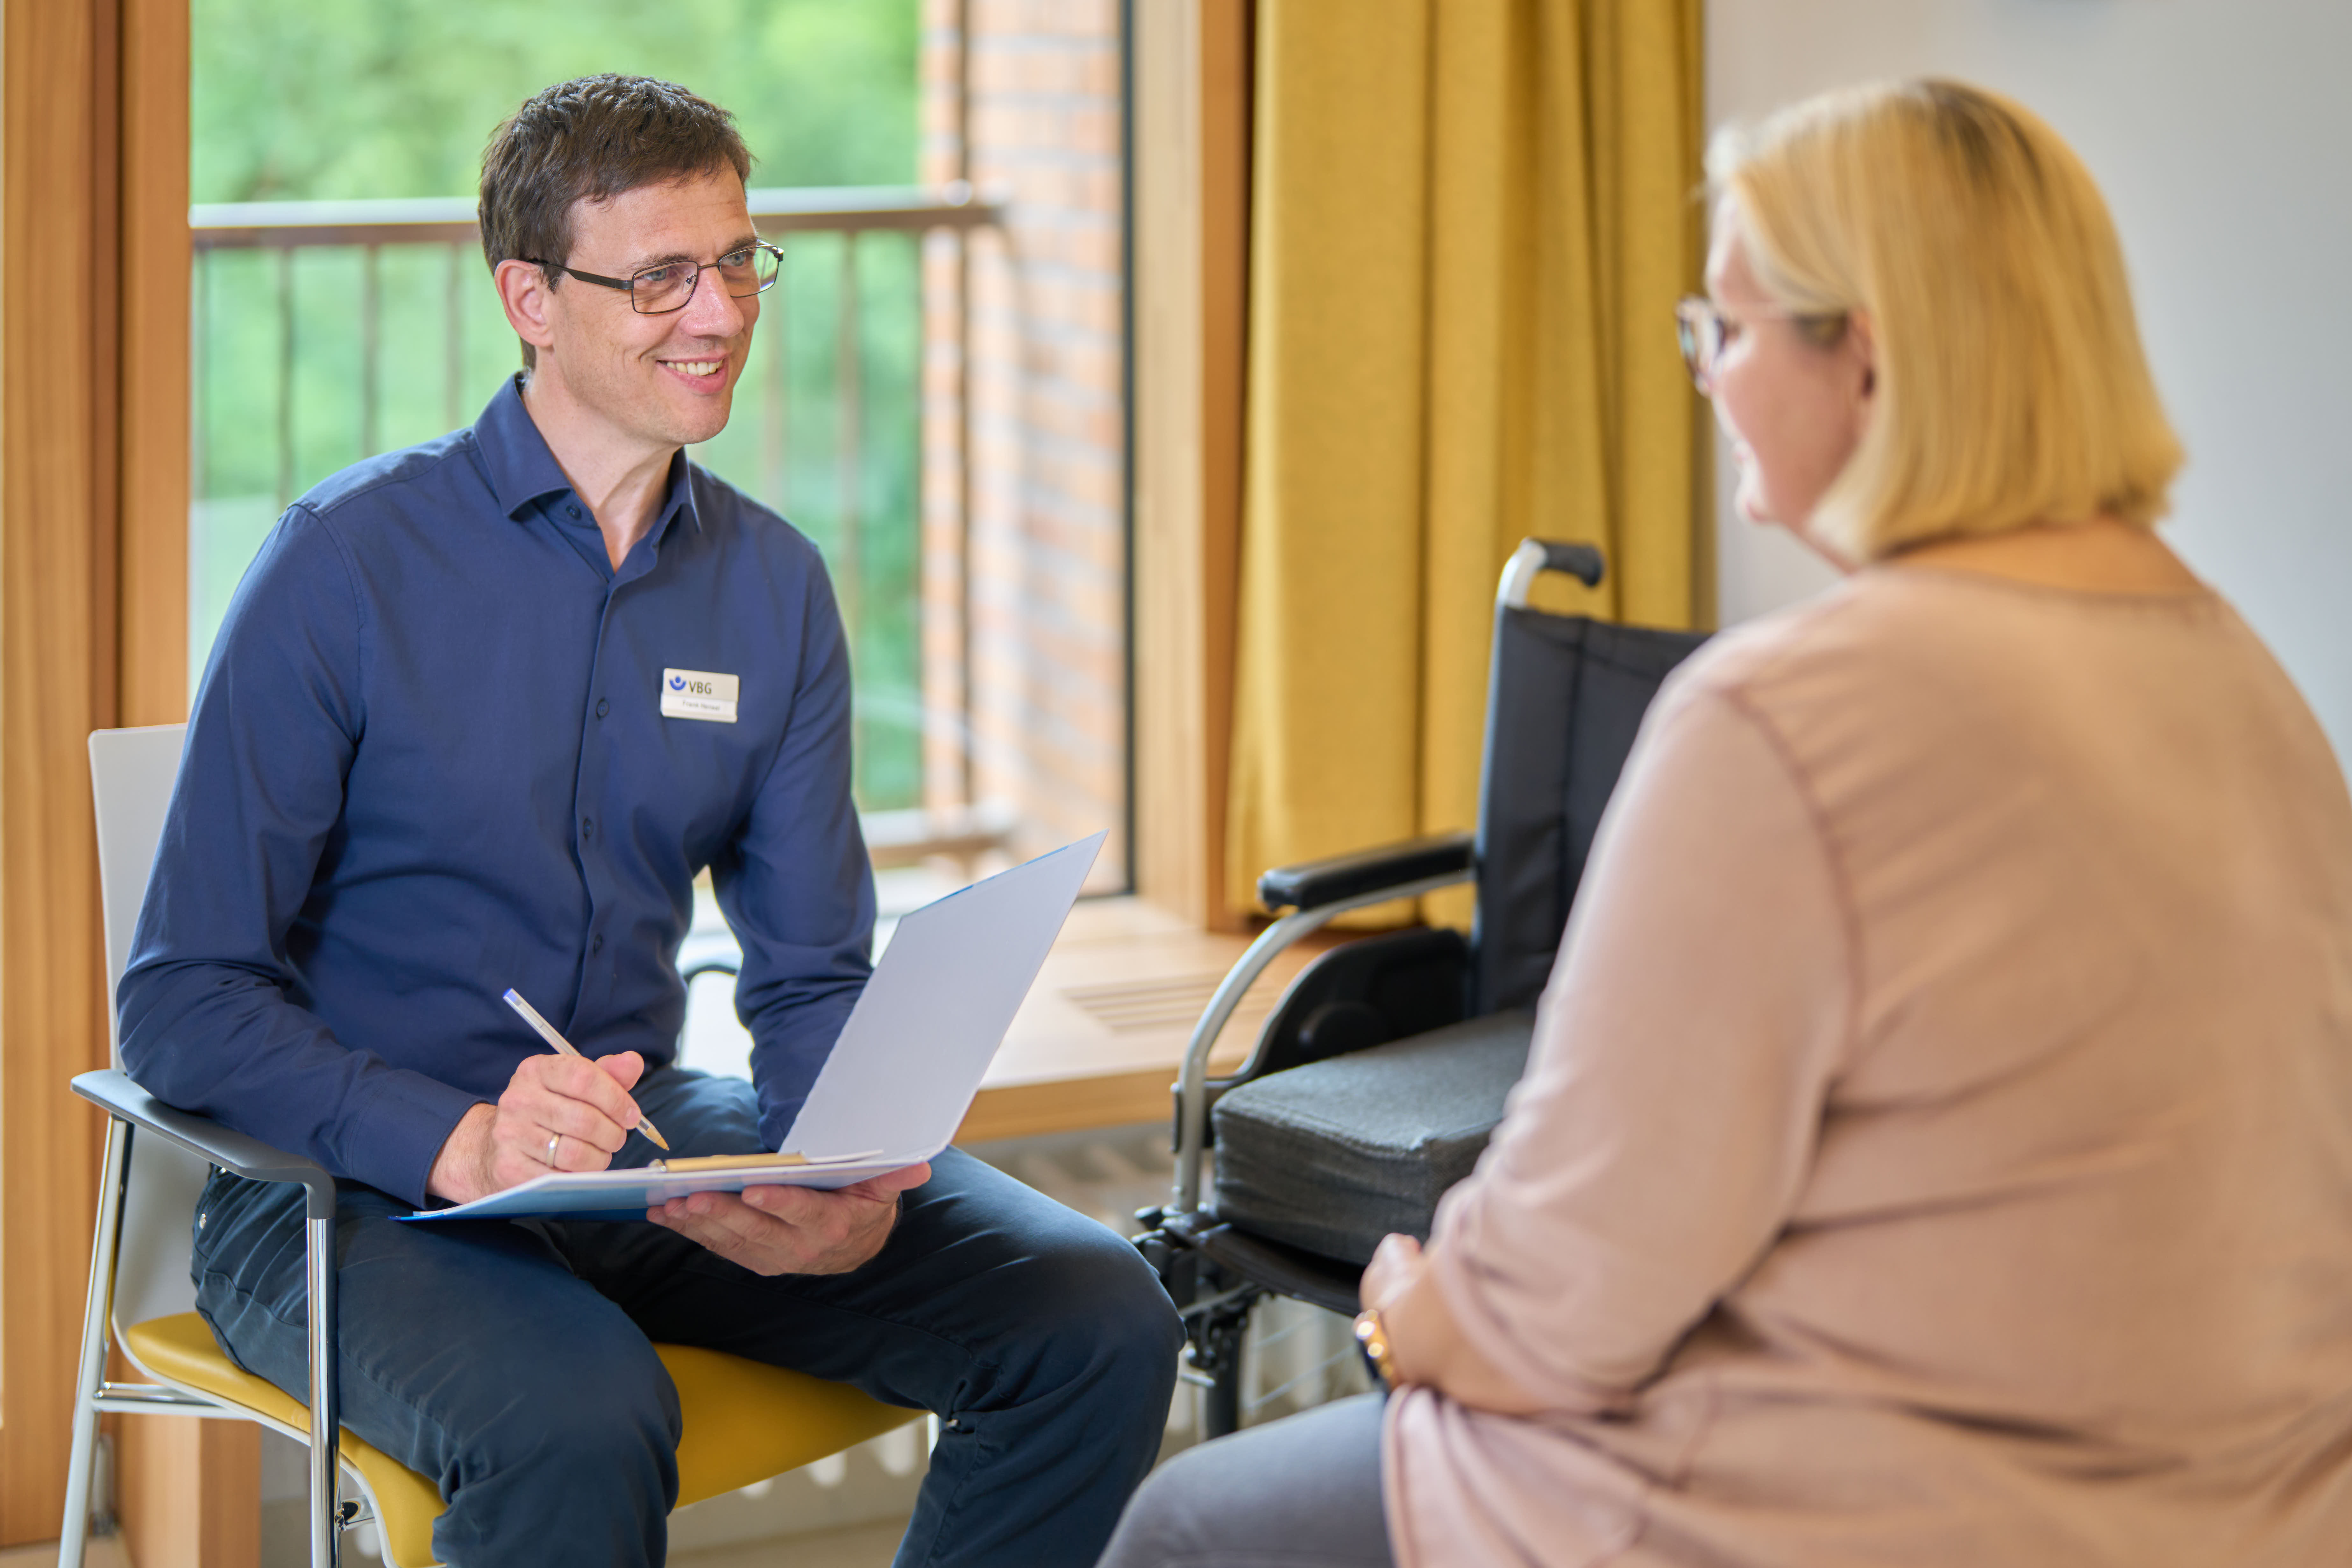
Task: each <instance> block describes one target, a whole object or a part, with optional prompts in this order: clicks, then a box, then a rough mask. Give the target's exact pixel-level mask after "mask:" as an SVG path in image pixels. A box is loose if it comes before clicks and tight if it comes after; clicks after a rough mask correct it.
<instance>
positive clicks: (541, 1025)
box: [507, 985, 669, 1150]
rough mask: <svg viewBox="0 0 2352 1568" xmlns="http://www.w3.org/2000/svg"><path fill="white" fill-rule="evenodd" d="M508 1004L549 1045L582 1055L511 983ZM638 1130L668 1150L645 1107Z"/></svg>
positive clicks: (640, 1111) (667, 1142) (638, 1119)
mask: <svg viewBox="0 0 2352 1568" xmlns="http://www.w3.org/2000/svg"><path fill="white" fill-rule="evenodd" d="M507 1005H508V1006H509V1007H511V1008H513V1009H514V1010H515V1011H516V1012H518V1013H520V1014H521V1015H522V1021H523V1022H524V1023H526V1024H529V1025H530V1026H531V1027H532V1028H533V1029H536V1030H537V1031H538V1032H539V1037H540V1038H541V1039H542V1040H545V1041H546V1042H547V1043H548V1044H549V1045H551V1046H553V1047H555V1048H556V1049H557V1050H559V1051H562V1053H563V1054H564V1055H565V1056H567V1057H577V1056H579V1055H580V1053H579V1051H577V1050H576V1049H574V1048H573V1047H572V1042H571V1041H570V1040H567V1039H565V1038H564V1037H562V1035H559V1034H557V1033H556V1032H555V1026H554V1025H552V1024H551V1023H549V1022H548V1021H547V1020H546V1019H544V1018H542V1017H541V1016H539V1009H538V1008H536V1007H534V1006H532V1005H530V1003H528V1002H526V1001H524V1000H523V999H522V993H521V992H520V991H517V990H516V989H515V988H514V987H513V986H511V985H509V986H508V987H507ZM581 1059H582V1060H583V1061H584V1060H586V1059H587V1058H584V1057H583V1058H581ZM637 1131H640V1132H642V1133H644V1134H645V1135H646V1137H648V1138H650V1139H652V1140H653V1141H654V1142H656V1143H658V1144H660V1145H661V1146H662V1148H663V1149H665V1150H667V1148H668V1147H669V1140H668V1139H667V1138H665V1137H663V1136H662V1135H661V1129H659V1128H657V1127H656V1126H655V1125H654V1119H653V1118H652V1117H650V1116H647V1115H646V1113H645V1110H644V1108H643V1107H639V1108H638V1110H637Z"/></svg>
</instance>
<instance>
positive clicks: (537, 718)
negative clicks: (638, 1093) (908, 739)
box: [118, 383, 874, 1204]
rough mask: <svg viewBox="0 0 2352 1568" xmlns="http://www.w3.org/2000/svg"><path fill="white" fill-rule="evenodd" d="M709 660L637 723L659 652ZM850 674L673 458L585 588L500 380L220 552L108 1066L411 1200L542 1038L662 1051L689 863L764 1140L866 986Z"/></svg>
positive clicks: (687, 914)
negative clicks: (730, 695)
mask: <svg viewBox="0 0 2352 1568" xmlns="http://www.w3.org/2000/svg"><path fill="white" fill-rule="evenodd" d="M670 671H692V672H698V673H702V674H717V675H731V676H735V677H737V678H738V679H739V680H740V687H739V690H738V698H737V704H738V706H737V710H736V718H735V721H733V722H731V723H730V722H723V721H717V720H713V719H705V718H687V717H665V716H664V713H663V704H662V700H661V689H662V686H663V683H664V679H665V674H666V672H670ZM849 712H850V710H849V660H848V651H847V648H846V646H845V642H844V639H843V636H842V628H841V618H840V615H839V612H838V610H837V609H836V607H835V604H834V599H833V590H832V586H831V584H830V583H829V581H828V580H827V578H826V576H825V573H824V565H823V563H822V562H821V561H820V560H819V558H818V555H817V552H816V549H815V547H814V546H813V545H812V544H810V542H808V541H807V540H806V539H805V538H803V536H802V535H801V534H799V533H798V532H796V531H793V528H792V527H791V526H789V525H788V524H786V523H785V522H784V521H783V520H782V519H781V518H779V517H777V516H776V515H775V514H774V513H773V512H771V511H769V510H767V509H765V508H764V507H761V506H760V505H759V504H758V503H756V502H754V501H752V500H750V499H749V498H747V497H745V496H744V495H742V494H741V493H740V491H738V490H736V489H733V488H731V487H730V486H729V485H727V484H726V483H724V482H723V481H721V480H719V479H715V478H713V477H712V476H711V475H709V474H708V473H706V472H704V471H703V470H701V469H700V468H696V467H694V466H693V465H692V464H690V463H688V461H687V460H686V458H685V455H684V454H683V453H681V454H679V455H678V457H677V458H676V459H675V460H674V461H673V462H672V465H671V468H670V476H669V485H668V489H667V494H666V496H665V497H664V500H663V502H662V507H661V512H660V516H659V519H658V520H657V521H656V523H655V525H654V527H653V530H652V531H651V532H650V533H648V534H647V535H646V537H645V538H644V539H643V540H641V541H639V542H638V543H637V545H636V546H635V549H633V550H632V551H631V552H629V555H628V558H627V559H626V560H625V561H624V562H623V563H621V567H620V569H619V570H618V571H617V572H615V571H614V570H613V569H612V567H611V565H610V563H609V561H608V559H607V557H606V555H605V552H604V542H603V539H602V536H601V535H600V534H599V533H598V531H597V528H596V523H595V520H594V518H593V516H591V515H590V513H589V511H588V509H587V507H586V506H585V505H583V503H582V502H581V501H580V500H579V498H578V497H577V496H575V495H574V494H573V493H572V488H571V485H570V483H569V481H567V480H566V479H564V477H563V471H562V468H560V467H559V466H558V465H557V463H556V461H555V458H554V456H553V455H552V454H551V452H550V451H549V450H548V447H547V443H546V442H545V441H544V440H542V439H541V437H540V434H539V430H538V427H537V426H535V425H533V424H532V422H531V418H530V413H529V411H528V410H527V409H526V408H525V406H524V405H523V401H522V397H521V395H520V391H519V390H518V387H517V385H516V384H513V383H509V384H508V386H507V387H506V388H505V389H504V390H503V391H501V392H500V393H499V395H498V396H497V397H495V398H493V399H492V400H491V402H490V405H489V406H488V408H487V409H486V410H484V412H483V414H482V417H481V419H480V420H479V421H478V423H477V424H476V425H475V426H474V427H473V428H472V429H470V430H461V431H458V432H457V433H456V434H454V435H451V436H446V437H442V438H441V439H439V440H437V441H431V442H427V443H426V444H425V445H424V446H421V447H412V448H410V449H409V450H407V451H404V452H394V453H391V454H389V455H387V456H384V457H381V458H371V459H369V460H368V461H366V462H363V463H361V464H359V465H358V466H357V467H355V468H347V469H345V470H344V471H343V472H342V473H341V474H338V475H336V476H335V477H334V478H333V479H329V480H328V481H327V482H326V483H324V484H322V485H320V487H319V488H318V489H314V490H312V491H311V492H310V494H309V495H306V496H304V497H303V498H302V499H301V500H299V501H297V502H295V503H294V505H293V506H292V507H290V508H289V509H288V510H287V512H286V515H285V516H284V517H283V518H281V519H280V520H279V521H278V526H277V527H276V528H275V529H274V530H272V531H271V532H270V535H269V537H268V541H267V542H265V543H264V544H263V545H262V547H261V552H260V553H259V555H257V557H256V558H255V560H254V563H253V565H252V566H251V567H250V568H249V569H248V570H247V573H246V575H245V580H244V582H243V583H242V584H240V585H239V586H238V588H237V591H236V597H235V599H234V600H233V601H232V602H231V604H230V605H229V609H228V615H227V618H226V620H225V621H224V622H223V623H222V626H221V631H220V637H219V638H218V640H217V641H216V642H215V645H214V647H213V654H212V659H211V662H210V664H209V665H208V666H207V667H206V668H205V677H204V680H203V683H202V685H201V686H200V688H199V689H198V690H197V693H196V700H195V708H194V716H193V718H192V719H191V721H190V723H189V729H188V740H187V749H186V752H185V755H184V759H183V761H182V763H181V768H180V777H179V784H178V787H177V790H176V792H175V793H174V795H173V800H172V806H171V814H170V816H169V819H168V821H167V822H166V825H165V826H164V829H163V843H162V845H161V847H160V848H159V849H158V852H157V856H156V861H155V869H154V873H153V877H152V880H151V881H150V883H149V886H148V890H147V900H146V904H145V906H144V908H143V909H142V910H141V913H140V918H139V931H138V936H137V939H136V942H134V944H133V947H132V950H131V963H130V966H129V968H128V970H127V971H126V972H125V973H124V975H123V977H122V984H121V990H120V992H119V994H118V1002H119V1005H120V1007H121V1038H122V1056H123V1061H124V1064H125V1066H126V1067H127V1068H129V1069H130V1071H131V1075H132V1076H133V1077H134V1078H136V1079H138V1080H139V1081H140V1082H141V1083H142V1084H143V1085H145V1086H146V1087H147V1089H149V1090H150V1091H152V1093H154V1094H155V1095H157V1096H158V1097H159V1098H161V1099H163V1100H166V1101H168V1102H169V1103H171V1104H173V1105H177V1106H181V1107H183V1108H184V1109H187V1110H198V1111H203V1112H205V1114H207V1115H210V1116H213V1117H215V1118H217V1119H218V1120H219V1121H223V1122H226V1124H227V1125H229V1126H231V1127H234V1128H236V1129H238V1130H239V1131H245V1132H249V1133H252V1134H253V1135H255V1136H256V1137H259V1138H262V1139H266V1140H267V1141H268V1142H271V1143H273V1144H276V1145H277V1146H278V1147H279V1148H283V1149H289V1150H293V1151H295V1152H299V1153H302V1154H307V1155H309V1156H310V1158H312V1159H314V1160H316V1161H318V1162H319V1163H321V1164H323V1165H325V1166H326V1167H327V1168H328V1169H329V1170H331V1171H333V1172H335V1173H338V1174H341V1175H344V1176H349V1177H352V1178H355V1179H357V1180H359V1181H362V1182H365V1183H367V1184H370V1185H372V1186H375V1187H379V1188H382V1189H383V1191H385V1192H388V1193H391V1194H394V1195H396V1196H399V1197H402V1198H404V1199H406V1200H408V1201H409V1202H411V1203H418V1204H421V1203H423V1202H424V1201H425V1179H426V1177H427V1175H428V1173H430V1171H431V1169H432V1164H433V1160H434V1157H435V1155H436V1153H437V1152H439V1150H440V1148H441V1145H442V1143H443V1142H445V1141H446V1139H447V1137H448V1135H449V1132H450V1131H451V1129H453V1128H454V1127H455V1126H456V1125H457V1121H458V1119H459V1118H460V1117H462V1116H463V1115H464V1114H465V1113H466V1111H467V1110H468V1109H469V1108H470V1107H472V1106H473V1105H475V1104H476V1103H478V1102H480V1101H484V1100H495V1099H496V1098H497V1097H498V1095H499V1091H500V1090H501V1089H504V1088H505V1087H506V1084H507V1081H508V1079H509V1078H511V1077H512V1076H513V1074H514V1070H515V1068H516V1066H517V1065H518V1064H519V1063H520V1061H521V1060H522V1059H523V1058H525V1057H527V1056H530V1055H531V1054H533V1053H535V1052H539V1051H541V1050H543V1049H544V1048H545V1047H542V1046H541V1045H540V1043H539V1042H538V1040H537V1039H536V1038H535V1037H533V1036H532V1035H531V1034H530V1030H529V1029H528V1028H527V1027H525V1026H524V1025H523V1023H522V1021H521V1020H520V1018H518V1017H517V1016H515V1015H514V1014H513V1013H512V1012H511V1011H509V1009H508V1008H507V1006H506V1005H504V1004H503V1003H502V1002H501V1001H500V1000H499V994H500V993H501V992H503V991H504V990H505V989H506V988H507V987H508V986H509V985H511V986H513V987H515V988H516V989H517V990H519V991H520V992H521V993H522V994H523V995H524V996H525V997H527V998H528V999H530V1001H531V1002H532V1003H533V1004H534V1005H537V1006H538V1008H539V1010H540V1011H541V1013H543V1014H545V1015H546V1016H547V1017H548V1019H549V1020H550V1021H551V1022H552V1023H553V1024H554V1025H555V1026H556V1027H558V1028H559V1029H561V1030H562V1031H563V1032H564V1034H565V1035H566V1036H567V1037H569V1038H570V1039H571V1040H572V1044H574V1045H576V1046H578V1047H580V1049H582V1050H583V1051H584V1052H586V1053H587V1054H588V1055H590V1056H592V1057H593V1056H602V1055H604V1054H605V1053H607V1052H612V1051H620V1050H635V1051H641V1052H643V1053H644V1054H645V1055H646V1058H648V1060H650V1061H653V1062H665V1061H668V1060H671V1059H673V1058H675V1057H676V1055H677V1039H678V1033H679V1029H680V1027H681V1026H682V1025H683V1023H684V1021H685V1016H686V991H685V987H684V986H683V985H682V984H680V982H679V980H678V975H677V963H676V960H677V949H678V943H679V942H680V941H681V940H682V939H683V938H684V936H685V934H686V931H687V927H688V922H689V920H690V918H691V915H692V910H693V885H692V884H693V880H694V877H695V874H696V873H697V872H698V871H699V870H701V869H702V868H704V867H706V866H708V867H709V868H710V872H711V879H712V882H713V884H714V886H715V887H716V889H717V890H718V895H719V907H720V909H721V910H723V911H724V912H725V914H726V916H727V920H728V923H729V924H730V926H731V927H732V928H733V929H734V931H735V935H736V937H737V939H738V941H739V942H740V943H741V945H742V949H743V969H742V974H741V977H740V981H739V983H738V984H737V986H736V1007H737V1010H738V1011H739V1012H740V1014H741V1016H742V1018H743V1022H744V1024H745V1026H747V1027H748V1028H750V1030H751V1036H752V1041H753V1047H752V1054H751V1063H752V1076H753V1078H754V1079H755V1080H756V1081H757V1083H758V1085H759V1089H760V1105H761V1131H762V1132H763V1134H764V1135H765V1137H766V1139H767V1142H768V1143H769V1146H770V1147H772V1148H775V1147H781V1146H782V1141H783V1137H784V1134H785V1133H786V1132H787V1131H790V1129H791V1126H792V1121H793V1117H794V1115H795V1114H797V1113H798V1111H799V1109H800V1106H801V1102H802V1101H803V1100H804V1099H805V1098H806V1097H807V1094H808V1090H809V1087H810V1085H811V1084H812V1083H814V1081H815V1079H816V1073H817V1069H818V1068H820V1067H821V1066H823V1065H824V1058H825V1055H826V1053H827V1052H828V1051H829V1050H831V1049H832V1047H833V1042H834V1040H835V1037H837V1036H838V1035H839V1033H840V1031H841V1026H842V1025H843V1023H844V1022H845V1020H846V1019H847V1017H848V1016H849V1009H850V1007H851V1005H853V1004H854V1002H855V1001H856V996H857V993H858V990H859V988H860V987H861V986H862V985H863V984H865V981H866V974H867V973H868V971H869V965H868V962H867V960H868V953H869V951H870V949H869V941H870V937H871V934H872V931H873V924H874V895H873V879H872V875H871V872H870V869H869V868H868V865H867V861H866V848H865V844H864V842H863V840H862V839H861V838H860V837H859V835H858V828H857V816H856V810H855V808H854V807H853V805H852V804H851V800H850V788H849V786H850V750H849V748H850V723H849Z"/></svg>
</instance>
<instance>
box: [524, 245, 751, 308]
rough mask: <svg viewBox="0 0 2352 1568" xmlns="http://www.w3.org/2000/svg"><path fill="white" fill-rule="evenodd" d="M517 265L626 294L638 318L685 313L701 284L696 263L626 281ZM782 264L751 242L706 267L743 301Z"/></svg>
mask: <svg viewBox="0 0 2352 1568" xmlns="http://www.w3.org/2000/svg"><path fill="white" fill-rule="evenodd" d="M521 259H523V260H525V261H528V262H530V264H531V265H532V266H533V267H538V268H545V269H546V270H547V271H550V272H562V273H568V274H569V275H570V276H572V277H574V278H577V279H580V281H582V282H583V283H593V284H596V285H598V286H599V287H601V288H605V289H626V290H627V291H628V296H629V308H630V309H631V310H635V311H636V313H637V314H638V315H640V316H666V315H667V314H669V312H671V311H672V310H685V309H686V307H687V305H688V302H689V301H691V300H693V298H694V290H695V287H696V285H697V284H698V283H700V282H701V281H702V264H701V263H699V262H695V261H665V262H662V263H660V264H659V265H657V266H653V267H640V268H637V269H636V270H635V272H632V273H630V274H629V275H628V276H627V277H626V278H604V277H600V276H599V275H597V274H596V273H593V272H583V271H581V270H580V269H579V268H576V267H566V266H564V265H562V263H561V262H555V261H541V260H540V259H539V258H536V257H530V256H526V257H523V258H521ZM783 260H784V253H783V252H782V251H781V250H778V249H777V248H776V247H774V246H772V245H770V244H768V243H767V242H766V241H765V240H757V239H755V240H753V241H752V242H751V244H749V245H747V246H745V247H743V248H742V249H740V250H730V251H729V252H728V253H727V254H726V255H724V256H722V257H720V258H719V259H718V260H716V261H714V262H712V263H710V266H712V267H713V268H716V269H717V270H718V273H719V282H721V283H723V284H724V285H726V288H727V292H729V293H730V294H732V295H733V296H735V298H737V299H738V300H740V299H742V298H744V297H745V296H747V295H751V294H764V293H766V292H767V291H768V289H769V286H770V285H772V284H773V283H774V282H775V280H776V273H777V272H778V270H779V269H780V268H782V265H783Z"/></svg>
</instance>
